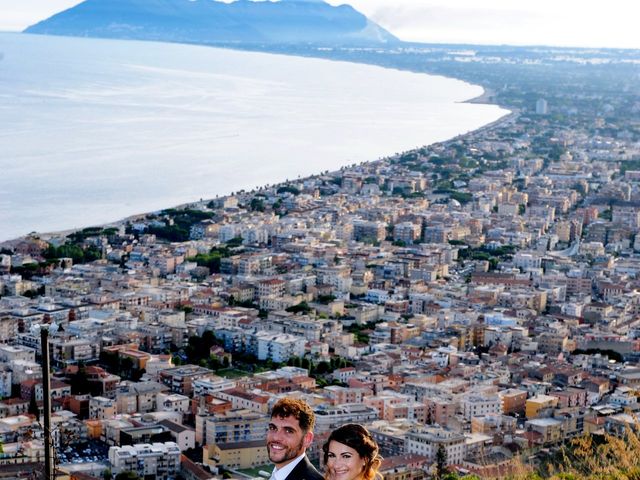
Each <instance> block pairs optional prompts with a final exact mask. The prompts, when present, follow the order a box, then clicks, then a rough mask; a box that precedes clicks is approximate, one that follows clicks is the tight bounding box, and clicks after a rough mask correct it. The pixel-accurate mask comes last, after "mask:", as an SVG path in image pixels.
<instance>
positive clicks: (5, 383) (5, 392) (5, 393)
mask: <svg viewBox="0 0 640 480" xmlns="http://www.w3.org/2000/svg"><path fill="white" fill-rule="evenodd" d="M10 396H11V369H10V368H9V367H7V366H6V365H0V398H9V397H10Z"/></svg>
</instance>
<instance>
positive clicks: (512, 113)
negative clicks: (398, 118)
mask: <svg viewBox="0 0 640 480" xmlns="http://www.w3.org/2000/svg"><path fill="white" fill-rule="evenodd" d="M456 80H459V79H456ZM482 88H483V89H484V92H483V93H482V94H481V95H479V96H477V97H474V98H471V99H469V100H465V101H463V102H461V103H473V104H486V105H496V106H498V104H497V103H495V102H494V101H492V99H494V98H495V93H494V92H493V91H492V90H490V89H488V88H487V87H484V86H482ZM517 116H518V111H516V110H513V109H512V110H509V113H506V114H505V115H503V116H502V117H500V118H498V119H497V120H494V121H493V122H490V123H487V124H485V125H482V126H481V127H479V128H477V129H475V130H471V131H469V132H466V133H462V134H460V135H455V136H453V137H451V138H449V139H447V140H444V141H442V142H435V143H442V144H446V143H448V142H451V141H454V140H459V139H460V138H464V137H473V136H476V135H478V134H480V133H484V132H487V131H489V130H492V129H494V128H499V127H501V126H502V125H504V124H506V123H508V122H510V121H511V120H513V119H515V118H516V117H517ZM431 145H432V144H431ZM424 146H425V145H419V146H415V147H413V148H411V149H409V150H407V151H408V152H411V151H414V150H418V149H419V148H422V147H424ZM387 158H388V157H387ZM385 160H386V158H378V159H375V160H369V161H367V162H365V163H372V162H381V161H385ZM346 168H348V167H346ZM334 171H337V170H334ZM319 173H320V172H317V173H315V174H312V175H307V176H305V177H301V178H298V179H296V181H304V180H306V179H309V178H311V177H313V176H315V175H318V174H319ZM285 181H286V180H283V182H285ZM230 196H232V194H231V193H226V194H222V195H219V196H218V197H217V199H224V198H227V197H230ZM211 200H213V198H207V199H202V200H197V201H193V202H186V203H182V204H178V205H171V206H166V207H164V209H170V208H175V209H180V208H184V207H188V206H190V205H196V204H203V203H205V204H206V203H208V202H209V201H211ZM151 213H153V212H152V211H148V212H140V213H135V214H132V215H129V216H127V217H124V218H121V219H119V220H116V221H114V222H109V223H103V224H94V225H84V226H80V227H77V228H71V229H65V230H54V231H48V232H31V233H28V234H26V235H22V236H19V237H16V238H13V239H8V240H3V241H0V248H7V247H11V246H13V245H15V244H16V243H19V242H21V241H23V240H25V239H27V238H30V237H35V238H39V239H42V240H45V241H49V240H52V239H54V238H59V237H66V236H68V235H70V234H72V233H74V232H79V231H81V230H83V229H85V228H103V229H104V228H119V227H121V226H122V225H125V224H127V223H128V222H132V221H135V220H139V219H143V218H145V217H146V216H148V215H150V214H151Z"/></svg>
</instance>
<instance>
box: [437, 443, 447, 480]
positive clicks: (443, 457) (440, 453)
mask: <svg viewBox="0 0 640 480" xmlns="http://www.w3.org/2000/svg"><path fill="white" fill-rule="evenodd" d="M446 474H447V450H446V449H445V448H444V445H438V450H437V451H436V478H437V479H438V480H441V479H443V478H444V476H445V475H446Z"/></svg>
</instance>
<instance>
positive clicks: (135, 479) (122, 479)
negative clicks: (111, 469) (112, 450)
mask: <svg viewBox="0 0 640 480" xmlns="http://www.w3.org/2000/svg"><path fill="white" fill-rule="evenodd" d="M139 479H140V477H139V476H138V474H137V473H136V472H120V473H119V474H117V475H116V480H139Z"/></svg>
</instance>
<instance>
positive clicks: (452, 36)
mask: <svg viewBox="0 0 640 480" xmlns="http://www.w3.org/2000/svg"><path fill="white" fill-rule="evenodd" d="M185 1H186V0H185ZM10 3H11V5H10ZM78 3H81V0H21V2H19V3H17V2H14V1H13V0H0V13H2V15H0V31H21V30H23V29H24V28H26V27H28V26H29V25H32V24H34V23H37V22H38V21H40V20H44V19H45V18H48V17H49V16H51V15H53V14H55V13H57V12H60V11H62V10H64V9H66V8H69V7H71V6H73V5H76V4H78ZM327 3H330V4H332V5H340V4H344V3H348V4H349V5H352V6H353V7H354V8H356V9H357V10H359V11H360V12H362V13H363V14H365V15H367V16H368V17H369V18H370V19H371V20H373V21H375V22H377V23H379V24H380V25H381V26H382V27H384V28H386V29H388V30H389V31H390V32H391V33H393V34H394V35H396V36H397V37H399V38H400V39H401V40H404V41H415V42H423V43H457V44H477V45H541V46H558V47H580V48H631V49H640V35H637V25H636V23H637V18H640V4H635V3H633V2H627V1H625V0H610V1H609V2H607V6H606V8H603V5H602V2H599V1H596V0H584V1H577V0H565V1H563V2H557V1H552V0H537V1H536V2H533V1H524V2H513V1H511V0H485V1H484V2H482V4H478V2H477V1H475V0H351V1H346V2H345V1H343V0H328V2H327Z"/></svg>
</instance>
